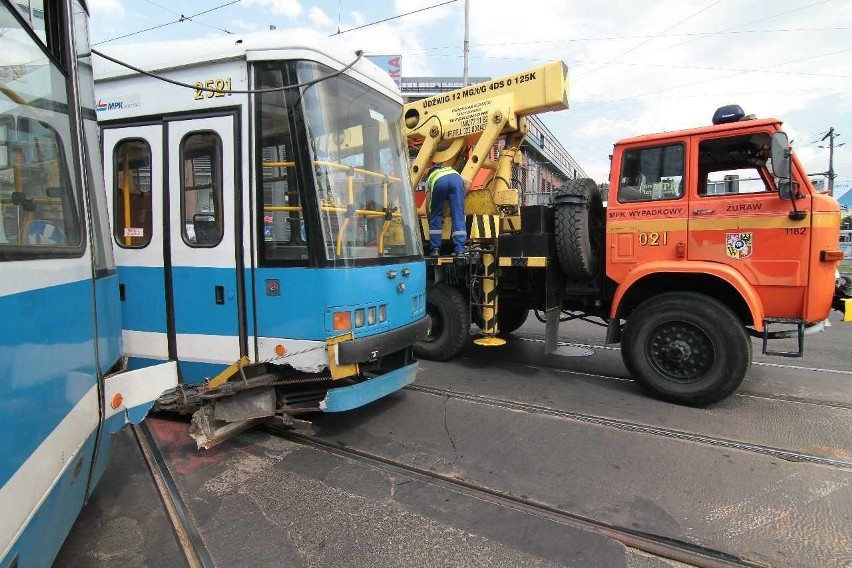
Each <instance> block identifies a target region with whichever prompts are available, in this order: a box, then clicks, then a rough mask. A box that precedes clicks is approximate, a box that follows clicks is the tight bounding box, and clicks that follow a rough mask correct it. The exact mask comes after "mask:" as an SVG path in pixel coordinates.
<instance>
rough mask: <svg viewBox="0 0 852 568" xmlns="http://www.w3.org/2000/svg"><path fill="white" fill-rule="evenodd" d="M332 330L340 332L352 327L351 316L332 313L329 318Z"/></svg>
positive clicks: (342, 313) (346, 313)
mask: <svg viewBox="0 0 852 568" xmlns="http://www.w3.org/2000/svg"><path fill="white" fill-rule="evenodd" d="M331 327H332V329H336V330H342V329H349V328H351V327H352V316H351V315H350V313H349V312H348V311H347V312H334V315H332V316H331Z"/></svg>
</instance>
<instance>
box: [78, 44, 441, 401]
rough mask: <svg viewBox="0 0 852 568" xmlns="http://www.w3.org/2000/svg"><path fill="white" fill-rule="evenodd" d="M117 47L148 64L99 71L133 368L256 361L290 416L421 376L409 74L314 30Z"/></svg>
mask: <svg viewBox="0 0 852 568" xmlns="http://www.w3.org/2000/svg"><path fill="white" fill-rule="evenodd" d="M107 55H109V56H111V57H113V58H114V59H116V60H117V61H120V62H123V63H129V64H130V65H131V66H132V67H136V70H133V69H131V68H128V67H126V66H122V65H119V64H118V63H117V62H106V61H104V60H100V59H99V60H96V67H95V71H96V77H95V86H96V94H97V115H98V120H99V122H100V125H101V128H102V142H103V151H104V165H105V176H106V183H107V188H108V194H109V195H110V196H111V197H110V204H109V208H110V214H111V217H112V225H113V239H114V242H115V244H116V247H117V248H116V261H117V264H118V273H119V280H120V284H119V286H120V288H121V301H122V320H123V321H122V324H123V335H124V340H125V346H126V349H127V351H128V354H129V355H130V361H131V364H132V365H135V366H136V367H144V366H146V365H149V364H153V363H157V362H161V361H166V360H176V361H178V365H179V369H180V374H181V377H182V381H183V382H184V383H187V384H193V383H195V384H197V383H199V382H202V381H204V380H205V379H210V378H213V377H216V376H217V374H220V373H221V372H222V371H223V370H224V369H226V368H228V366H229V365H232V364H233V363H235V362H237V367H232V368H249V367H252V366H254V367H255V368H260V369H261V370H260V371H257V370H255V371H250V372H249V375H251V374H252V373H260V374H262V375H263V376H267V375H269V376H272V377H273V380H274V383H275V384H276V385H279V386H281V385H284V386H287V385H289V386H290V391H288V392H290V395H291V396H289V398H288V399H287V400H282V399H281V396H280V395H281V393H280V389H279V393H278V394H279V399H278V409H279V411H280V410H281V408H282V405H283V406H284V407H285V409H284V413H285V414H287V413H296V412H298V411H305V410H307V411H312V410H322V411H326V412H334V411H343V410H348V409H351V408H355V407H358V406H361V405H363V404H366V403H368V402H370V401H373V400H376V399H377V398H380V397H382V396H385V395H387V394H389V393H391V392H393V391H395V390H398V389H399V388H401V387H402V386H404V385H406V384H408V383H410V382H412V381H413V380H414V376H415V373H416V368H417V363H416V360H415V358H414V356H413V354H412V345H413V344H414V343H415V342H416V341H417V340H418V339H419V338H420V337H422V336H423V335H424V334H425V331H426V326H427V324H426V318H425V313H426V312H425V296H424V295H425V267H424V262H423V258H422V249H421V244H420V238H419V235H418V233H417V225H416V217H415V207H414V205H413V203H412V192H411V190H410V188H409V185H408V176H407V173H406V172H407V167H408V161H407V155H406V146H405V138H404V136H403V134H402V131H401V113H402V100H401V97H400V95H399V93H398V91H397V90H396V88H395V85H394V83H393V82H392V80H391V79H390V77H389V76H388V75H387V74H386V73H384V72H383V71H382V70H381V69H379V68H378V67H377V66H375V65H374V64H372V63H370V62H369V61H367V60H362V59H360V56H361V54H360V53H356V52H353V51H351V50H347V49H344V48H341V47H340V46H337V45H336V44H335V43H333V41H332V40H329V39H328V38H325V37H321V36H318V35H315V34H313V33H308V32H305V31H289V30H277V31H271V32H264V33H260V34H248V35H244V36H240V37H239V38H238V39H235V36H226V37H221V38H212V39H203V40H192V41H179V42H171V43H157V44H150V45H134V46H120V47H116V48H112V49H111V50H109V51H108V53H107ZM142 69H144V70H145V71H146V72H151V73H152V74H153V75H155V76H148V75H146V74H142V73H140V72H138V71H139V70H142ZM163 79H167V80H169V81H174V82H179V83H183V84H184V85H189V86H192V87H194V88H187V87H186V86H179V85H176V84H170V83H167V82H164V81H163ZM240 372H242V373H245V371H240ZM294 372H295V373H294ZM244 376H245V375H244ZM214 380H215V379H214ZM311 381H314V382H311ZM298 382H301V383H302V384H304V387H302V388H301V389H295V390H296V391H298V392H296V394H298V395H300V396H301V398H299V401H298V403H295V402H293V401H294V400H295V399H294V398H293V396H292V395H293V390H294V388H293V385H294V384H296V383H298ZM303 391H304V392H303ZM307 391H310V393H311V394H308V393H307ZM302 395H303V396H302ZM289 410H292V411H293V412H289Z"/></svg>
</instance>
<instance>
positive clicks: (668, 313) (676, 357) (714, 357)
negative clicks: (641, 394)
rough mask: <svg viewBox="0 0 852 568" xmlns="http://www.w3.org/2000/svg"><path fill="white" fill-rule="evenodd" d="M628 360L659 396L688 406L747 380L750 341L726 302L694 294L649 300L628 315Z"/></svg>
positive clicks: (721, 395) (708, 400) (637, 376)
mask: <svg viewBox="0 0 852 568" xmlns="http://www.w3.org/2000/svg"><path fill="white" fill-rule="evenodd" d="M621 353H622V357H623V359H624V364H625V366H626V367H627V370H628V371H629V372H630V374H631V375H632V376H633V378H634V379H635V380H636V381H637V382H638V383H639V384H640V385H642V386H643V387H644V388H645V389H646V390H648V391H649V392H651V394H653V395H654V396H656V397H658V398H661V399H663V400H667V401H670V402H676V403H679V404H687V405H696V406H697V405H704V404H711V403H714V402H718V401H720V400H722V399H724V398H725V397H727V396H728V395H730V394H731V393H732V392H734V391H735V390H736V389H737V387H739V386H740V383H742V382H743V379H744V378H745V375H746V373H747V372H748V368H749V366H750V365H751V339H750V338H749V336H748V334H747V333H746V331H745V327H744V326H743V324H742V322H741V321H740V320H739V319H738V318H737V316H736V315H735V314H734V313H733V312H732V311H731V310H730V308H728V307H727V306H726V305H724V304H723V303H721V302H719V301H718V300H715V299H713V298H710V297H709V296H705V295H703V294H698V293H693V292H670V293H667V294H662V295H660V296H656V297H654V298H651V299H649V300H646V301H645V302H643V303H642V304H640V305H639V307H638V308H636V309H635V310H634V311H633V312H632V313H631V314H630V315H629V316H628V319H627V325H626V327H625V330H624V336H623V338H622V345H621Z"/></svg>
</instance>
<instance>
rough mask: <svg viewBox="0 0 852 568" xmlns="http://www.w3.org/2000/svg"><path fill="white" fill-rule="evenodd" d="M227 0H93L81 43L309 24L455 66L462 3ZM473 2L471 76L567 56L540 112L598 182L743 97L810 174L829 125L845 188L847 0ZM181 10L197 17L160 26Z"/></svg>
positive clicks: (376, 48) (850, 47)
mask: <svg viewBox="0 0 852 568" xmlns="http://www.w3.org/2000/svg"><path fill="white" fill-rule="evenodd" d="M228 2H229V0H192V1H189V0H90V1H89V4H90V10H91V15H92V20H91V34H92V41H93V43H94V44H96V45H100V46H107V45H119V44H127V43H142V42H156V41H162V40H175V39H178V38H185V39H195V38H205V37H212V36H217V35H223V34H225V33H227V32H231V33H233V34H244V33H247V32H252V31H261V30H267V29H269V26H270V25H274V26H276V28H278V29H285V28H310V29H313V30H316V31H318V32H320V33H323V34H326V35H329V36H334V39H333V41H339V42H343V43H344V44H345V45H347V46H348V47H351V48H352V49H363V50H364V51H365V53H367V54H368V55H369V54H376V55H378V54H399V55H401V56H402V75H403V77H405V76H459V77H461V76H462V74H463V69H464V57H463V45H464V35H465V31H464V30H465V17H464V14H465V0H454V1H453V0H450V1H449V2H448V1H447V0H422V1H421V0H394V1H381V0H374V1H372V2H365V1H364V0H358V1H354V0H326V1H323V0H237V1H233V0H230V2H231V3H228ZM468 2H469V4H470V19H469V34H468V37H469V54H468V68H469V76H471V77H499V76H503V75H508V74H510V73H515V72H519V71H523V70H526V69H532V68H535V67H538V66H541V65H543V64H545V63H547V62H549V61H553V60H555V59H561V60H563V61H565V62H566V63H567V64H568V67H569V69H570V83H571V102H570V108H569V109H568V110H563V111H561V112H552V113H548V114H544V115H541V117H540V118H541V119H542V120H543V122H544V123H545V124H546V125H547V126H548V128H549V129H550V130H551V131H552V132H553V133H554V134H555V135H556V137H557V138H558V139H559V141H560V142H561V143H562V145H563V146H564V147H565V148H566V149H567V150H568V151H569V152H570V153H571V155H572V156H573V157H574V158H575V159H576V160H577V161H578V162H579V163H580V165H581V166H582V167H583V169H584V170H585V171H586V173H587V174H589V175H590V176H591V177H592V178H594V179H595V181H597V182H603V181H606V178H607V177H608V175H609V155H610V154H611V153H612V146H613V144H614V143H615V142H616V141H617V140H619V139H621V138H625V137H629V136H636V135H640V134H650V133H654V132H662V131H668V130H678V129H681V128H692V127H697V126H703V125H707V124H710V119H711V117H712V115H713V111H714V110H715V109H716V108H718V107H720V106H723V105H726V104H739V105H740V106H742V107H743V109H744V110H745V112H746V113H748V114H755V115H757V116H758V117H759V118H766V117H775V118H779V119H782V120H783V121H784V130H785V131H786V132H787V133H788V135H789V137H790V138H791V140H792V141H793V147H794V148H795V150H796V152H797V154H798V156H799V159H800V160H801V161H802V162H803V163H804V165H805V168H806V169H807V171H808V172H809V173H811V174H818V173H825V172H827V170H828V161H829V150H828V139H825V140H823V139H822V138H823V137H824V136H825V134H826V133H827V132H828V130H829V128H831V127H834V129H835V132H836V133H837V134H838V136H837V137H836V138H835V145H836V147H835V153H834V169H835V174H836V176H837V177H836V178H835V195H840V194H842V193H843V192H845V191H847V190H848V189H850V188H852V96H850V95H849V93H850V91H852V0H775V1H773V2H766V1H761V0H641V1H637V0H584V1H583V2H580V1H578V0H528V1H527V2H525V3H523V2H509V1H506V0H490V1H489V0H468ZM223 5H224V6H223ZM433 6H437V7H433ZM207 10H210V11H209V12H207V13H205V14H202V15H198V16H193V14H198V13H200V12H204V11H207ZM411 12H415V13H411ZM407 13H410V14H409V15H404V16H402V17H396V16H401V15H403V14H407ZM181 15H184V16H191V18H192V19H190V20H184V21H181V22H177V23H169V22H176V20H179V19H181V18H180V17H181ZM389 18H391V19H389ZM385 19H389V20H388V21H385V22H382V23H375V22H379V21H381V20H385ZM374 23H375V24H374ZM369 24H374V25H369ZM155 26H162V27H158V28H157V29H154V30H149V31H144V32H141V33H135V32H140V31H141V30H145V29H146V28H152V27H155ZM360 26H366V27H363V28H361V29H353V28H357V27H360ZM350 30H351V31H350ZM339 32H340V33H339ZM126 34H134V35H132V36H129V37H124V38H120V39H113V38H118V37H119V36H123V35H126ZM847 141H848V142H849V144H847V145H844V146H840V144H843V143H845V142H847Z"/></svg>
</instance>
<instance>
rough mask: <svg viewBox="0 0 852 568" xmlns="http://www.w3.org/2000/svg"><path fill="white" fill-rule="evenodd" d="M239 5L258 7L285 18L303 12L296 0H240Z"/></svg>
mask: <svg viewBox="0 0 852 568" xmlns="http://www.w3.org/2000/svg"><path fill="white" fill-rule="evenodd" d="M240 5H241V6H243V7H244V8H253V7H259V8H261V9H263V10H266V11H268V12H269V13H271V14H272V15H273V16H284V17H286V18H297V17H299V16H301V15H302V12H304V9H303V8H302V5H301V4H300V3H299V1H298V0H242V2H241V3H240Z"/></svg>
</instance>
